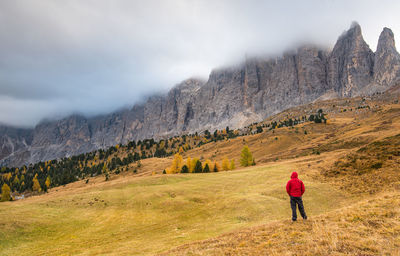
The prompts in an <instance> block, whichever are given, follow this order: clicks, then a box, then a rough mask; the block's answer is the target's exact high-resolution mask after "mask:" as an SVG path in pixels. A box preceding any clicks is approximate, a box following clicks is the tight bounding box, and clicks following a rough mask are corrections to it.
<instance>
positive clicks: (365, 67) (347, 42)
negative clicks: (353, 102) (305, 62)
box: [327, 23, 374, 97]
mask: <svg viewBox="0 0 400 256" xmlns="http://www.w3.org/2000/svg"><path fill="white" fill-rule="evenodd" d="M373 69H374V53H373V52H372V51H371V49H370V48H369V46H368V45H367V43H366V42H365V41H364V39H363V37H362V35H361V27H360V25H358V24H356V23H355V24H353V25H352V27H351V28H350V30H348V31H347V32H346V33H345V34H343V35H342V36H340V37H339V39H338V41H337V43H336V45H335V47H334V48H333V51H332V53H331V55H330V57H329V60H328V74H327V75H328V85H329V86H330V87H332V88H333V89H334V90H335V91H336V92H338V94H339V96H340V97H351V96H355V95H357V94H359V93H360V92H362V88H363V87H365V86H366V85H368V84H370V83H371V82H372V81H373Z"/></svg>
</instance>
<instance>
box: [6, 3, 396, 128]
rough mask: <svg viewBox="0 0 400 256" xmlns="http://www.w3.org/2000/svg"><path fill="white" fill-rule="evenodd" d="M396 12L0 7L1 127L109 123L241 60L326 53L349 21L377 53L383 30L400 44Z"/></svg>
mask: <svg viewBox="0 0 400 256" xmlns="http://www.w3.org/2000/svg"><path fill="white" fill-rule="evenodd" d="M398 10H400V2H397V1H361V0H359V1H344V0H343V1H324V0H308V1H279V2H278V1H256V0H254V1H244V0H243V1H228V0H225V1H224V0H222V1H183V0H182V1H172V0H171V1H120V0H118V1H105V0H96V1H94V0H86V1H74V0H72V1H50V0H48V1H47V0H43V1H21V0H4V1H0V109H1V111H0V123H4V124H8V125H14V126H24V127H33V126H35V125H36V124H38V123H39V122H40V120H42V119H44V118H62V117H65V116H67V115H69V114H71V113H82V114H84V115H87V116H93V115H97V114H104V113H110V112H112V111H115V110H116V109H119V108H121V107H126V106H133V105H134V104H135V103H138V102H139V101H145V99H146V98H147V97H148V96H150V95H152V94H154V93H165V92H167V91H168V90H169V89H170V88H172V87H173V86H174V85H175V84H178V83H180V82H181V81H183V80H185V79H187V78H189V77H199V78H203V79H204V80H207V79H208V75H209V74H210V72H211V70H212V69H214V68H216V67H221V66H230V65H233V64H235V63H236V64H240V63H242V62H243V61H244V59H245V56H247V58H251V56H281V55H282V53H283V52H284V51H286V50H289V49H296V48H297V46H298V45H301V44H304V43H307V42H312V43H313V44H316V45H319V46H321V47H322V48H323V47H325V48H328V49H330V50H331V49H332V48H333V46H334V44H335V42H336V40H337V36H338V35H340V34H341V33H342V32H343V31H344V30H346V29H348V26H349V24H350V23H351V22H352V21H353V20H357V21H358V22H359V23H360V25H361V26H362V28H363V37H364V39H365V41H366V42H367V43H368V45H369V47H370V48H371V49H372V51H374V52H375V51H376V48H377V42H378V40H377V39H378V37H379V34H380V33H381V31H382V28H383V27H390V28H391V29H392V31H393V32H394V35H395V38H394V39H395V40H396V41H397V42H399V41H400V38H399V37H398V36H399V35H400V18H398ZM396 32H397V33H396ZM16 136H17V135H16ZM18 136H19V135H18Z"/></svg>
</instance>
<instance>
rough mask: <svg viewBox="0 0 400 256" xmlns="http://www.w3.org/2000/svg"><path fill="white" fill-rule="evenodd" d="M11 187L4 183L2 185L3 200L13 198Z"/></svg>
mask: <svg viewBox="0 0 400 256" xmlns="http://www.w3.org/2000/svg"><path fill="white" fill-rule="evenodd" d="M10 192H11V189H10V187H9V186H8V185H7V184H6V183H4V184H3V186H2V187H1V201H3V202H5V201H10V199H11V193H10Z"/></svg>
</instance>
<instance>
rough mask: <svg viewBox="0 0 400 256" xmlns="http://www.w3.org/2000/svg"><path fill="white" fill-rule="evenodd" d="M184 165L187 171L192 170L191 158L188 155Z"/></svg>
mask: <svg viewBox="0 0 400 256" xmlns="http://www.w3.org/2000/svg"><path fill="white" fill-rule="evenodd" d="M186 166H187V168H188V171H189V172H193V169H194V167H192V159H191V158H190V156H189V157H188V158H187V159H186Z"/></svg>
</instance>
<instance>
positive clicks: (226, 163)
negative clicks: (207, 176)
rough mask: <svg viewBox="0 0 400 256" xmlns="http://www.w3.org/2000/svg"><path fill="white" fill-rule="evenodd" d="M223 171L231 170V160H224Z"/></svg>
mask: <svg viewBox="0 0 400 256" xmlns="http://www.w3.org/2000/svg"><path fill="white" fill-rule="evenodd" d="M222 170H224V171H228V170H229V160H228V159H227V158H224V159H223V160H222Z"/></svg>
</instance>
